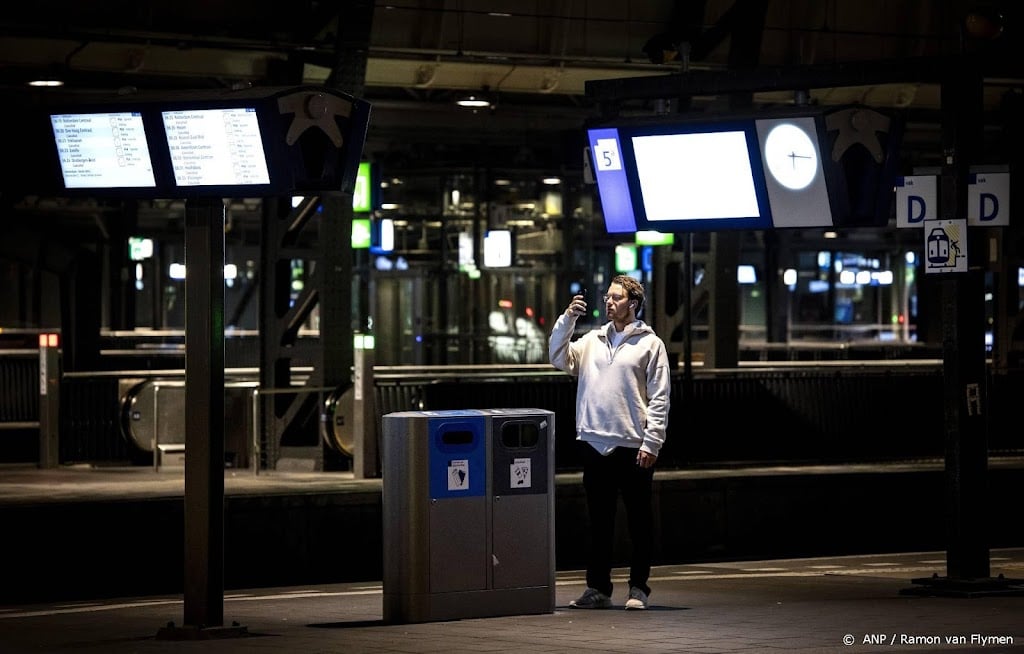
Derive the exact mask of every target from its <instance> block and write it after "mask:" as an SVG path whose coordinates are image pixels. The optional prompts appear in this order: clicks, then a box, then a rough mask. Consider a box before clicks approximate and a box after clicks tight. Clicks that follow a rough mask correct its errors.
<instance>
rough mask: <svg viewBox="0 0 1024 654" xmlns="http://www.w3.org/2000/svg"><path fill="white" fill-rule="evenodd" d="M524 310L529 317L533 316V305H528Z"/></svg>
mask: <svg viewBox="0 0 1024 654" xmlns="http://www.w3.org/2000/svg"><path fill="white" fill-rule="evenodd" d="M524 311H525V312H526V317H527V318H533V307H526V309H524Z"/></svg>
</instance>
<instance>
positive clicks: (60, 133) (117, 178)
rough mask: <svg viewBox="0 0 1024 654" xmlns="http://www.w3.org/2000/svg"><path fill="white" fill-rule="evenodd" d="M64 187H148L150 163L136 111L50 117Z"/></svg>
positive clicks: (150, 182)
mask: <svg viewBox="0 0 1024 654" xmlns="http://www.w3.org/2000/svg"><path fill="white" fill-rule="evenodd" d="M50 124H51V125H52V126H53V138H54V141H55V143H56V145H57V156H58V158H59V159H60V169H61V175H62V176H63V178H64V187H65V188H152V187H154V186H156V180H155V179H154V178H153V163H152V161H151V160H150V158H149V143H148V142H147V141H146V130H145V128H144V127H143V125H142V115H141V114H139V113H138V112H129V111H120V112H114V113H98V114H57V115H51V116H50Z"/></svg>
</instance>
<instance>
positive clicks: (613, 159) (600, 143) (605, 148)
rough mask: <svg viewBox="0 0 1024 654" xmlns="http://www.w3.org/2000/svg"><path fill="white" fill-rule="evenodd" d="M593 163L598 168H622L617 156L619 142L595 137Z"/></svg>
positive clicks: (620, 159)
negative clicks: (595, 145) (595, 144)
mask: <svg viewBox="0 0 1024 654" xmlns="http://www.w3.org/2000/svg"><path fill="white" fill-rule="evenodd" d="M594 164H595V165H596V166H597V169H598V170H601V171H604V170H622V157H620V156H619V142H618V141H617V140H616V139H597V147H596V148H595V149H594Z"/></svg>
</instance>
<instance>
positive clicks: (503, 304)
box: [498, 300, 512, 309]
mask: <svg viewBox="0 0 1024 654" xmlns="http://www.w3.org/2000/svg"><path fill="white" fill-rule="evenodd" d="M498 306H499V307H501V308H502V309H511V308H512V300H498Z"/></svg>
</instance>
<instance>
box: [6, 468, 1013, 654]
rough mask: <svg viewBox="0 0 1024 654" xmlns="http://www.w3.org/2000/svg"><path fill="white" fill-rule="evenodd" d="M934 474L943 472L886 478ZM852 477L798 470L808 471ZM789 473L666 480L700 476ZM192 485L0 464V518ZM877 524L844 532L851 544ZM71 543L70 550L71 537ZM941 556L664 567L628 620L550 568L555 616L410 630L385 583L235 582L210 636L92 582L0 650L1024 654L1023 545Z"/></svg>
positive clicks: (307, 481) (347, 480) (288, 475)
mask: <svg viewBox="0 0 1024 654" xmlns="http://www.w3.org/2000/svg"><path fill="white" fill-rule="evenodd" d="M1004 466H1005V467H1009V468H1014V469H1016V468H1019V467H1020V466H1021V462H1020V460H1014V461H992V462H991V468H993V469H997V468H1001V467H1004ZM863 468H864V470H872V469H875V470H877V466H864V467H863ZM941 468H942V464H941V462H925V463H916V464H906V465H904V464H891V466H887V467H886V469H887V470H888V471H889V472H899V471H904V472H906V473H909V472H912V471H920V470H922V469H925V470H926V471H927V470H931V471H932V472H939V471H941ZM858 470H860V467H859V466H852V467H851V466H846V467H838V468H837V467H835V466H828V467H822V468H821V469H815V468H813V467H811V468H808V467H807V466H802V467H801V468H800V471H799V472H800V474H802V475H807V474H811V475H832V474H835V475H844V474H846V475H848V474H856V473H857V472H858ZM786 472H787V470H786V469H785V468H784V467H783V468H780V467H771V468H764V469H750V468H747V469H743V470H717V471H685V472H669V471H664V472H659V473H658V474H659V475H662V477H665V478H668V477H673V478H674V477H685V478H687V479H689V480H691V481H692V480H695V479H698V478H700V477H705V476H706V477H712V478H721V477H722V476H728V475H731V474H735V475H738V476H742V477H743V478H749V477H752V476H758V475H765V476H771V475H776V476H777V475H780V474H785V473H786ZM556 483H557V484H559V485H563V484H564V485H567V486H575V485H578V483H579V479H578V475H573V474H568V475H558V479H557V480H556ZM380 484H381V480H379V479H355V478H353V476H352V475H351V473H301V472H277V471H274V472H270V473H262V472H261V473H260V474H259V475H256V474H254V473H253V472H252V471H250V470H227V471H225V494H226V496H228V497H243V496H246V495H250V494H251V495H254V496H259V497H264V498H265V497H270V496H273V495H275V494H281V495H282V496H287V497H291V498H294V497H297V496H299V495H302V494H312V495H316V494H319V493H326V492H339V491H342V492H345V493H352V494H367V493H369V494H373V493H376V492H378V491H379V489H380ZM183 491H184V475H183V472H182V470H180V469H178V470H175V469H173V468H166V469H162V470H160V471H153V470H152V469H147V468H110V469H105V468H102V467H95V466H68V467H61V468H57V469H49V470H43V469H38V468H35V467H31V466H28V467H9V468H7V467H3V468H0V508H3V507H8V508H17V509H19V511H20V512H22V513H35V512H37V511H40V510H42V509H44V508H45V505H47V504H51V503H52V504H59V505H61V506H68V505H76V504H79V503H81V504H82V508H83V509H84V508H85V507H86V506H96V505H100V504H103V503H105V502H106V501H107V500H115V499H117V500H123V499H125V498H142V499H147V500H148V499H159V498H167V497H171V498H175V497H177V498H180V497H181V496H182V493H183ZM906 519H907V520H908V521H913V520H914V516H907V517H906ZM874 528H877V526H876V525H872V524H870V523H869V522H866V521H863V520H857V521H852V524H849V526H848V535H849V538H851V539H852V538H855V537H856V532H858V531H862V530H870V529H874ZM16 537H17V536H16V534H12V533H10V532H8V533H7V535H5V537H4V538H5V539H7V538H16ZM1012 544H1013V545H1016V541H1014V542H1013V543H1012ZM65 545H66V547H67V548H68V549H69V551H72V552H73V551H74V549H75V544H74V542H67V543H66V544H65ZM5 549H6V548H5ZM947 556H948V554H947V552H944V551H940V550H925V551H901V552H895V553H877V554H858V555H854V556H838V557H813V558H775V559H770V560H732V561H724V562H700V563H686V564H676V565H663V566H657V567H656V568H655V569H654V570H653V572H652V577H651V580H650V585H651V587H652V589H653V592H652V594H651V598H650V607H649V608H648V610H647V611H625V610H623V605H624V602H625V595H626V592H627V590H628V589H627V588H626V575H627V570H625V569H617V570H616V575H615V581H616V588H615V593H614V596H613V602H614V607H613V608H612V609H608V610H590V611H587V610H579V609H572V608H570V607H569V602H570V601H571V600H572V599H575V598H576V597H577V596H579V594H580V593H581V592H582V591H583V589H584V587H585V581H584V574H583V571H582V570H578V569H558V570H556V572H555V576H556V589H555V590H556V593H555V594H556V598H555V610H554V611H552V612H547V611H545V612H538V613H533V614H525V615H506V616H498V617H487V618H475V617H465V618H463V619H455V620H448V621H438V622H423V623H406V624H392V623H387V622H385V620H384V615H383V591H384V589H383V587H382V584H381V582H379V581H372V580H371V581H360V582H346V583H322V584H321V583H307V584H302V585H288V586H272V587H271V586H264V587H254V588H231V589H227V590H225V591H224V593H223V622H222V624H220V625H212V626H207V627H203V628H199V627H198V626H196V625H186V624H185V623H184V615H185V614H184V610H185V604H184V602H185V597H184V596H183V595H182V594H146V595H118V596H109V595H102V594H99V593H96V594H93V595H90V594H89V592H88V588H86V589H83V592H81V593H79V594H78V596H77V597H76V598H75V599H73V600H66V599H65V600H62V601H31V602H17V601H7V602H6V603H4V602H0V653H2V654H9V653H13V654H20V653H22V652H26V653H27V652H48V653H49V652H67V653H69V654H71V653H75V654H80V653H96V654H122V653H129V652H132V653H142V654H145V653H148V652H203V653H210V654H221V653H224V654H227V653H236V652H289V653H291V652H307V653H317V652H341V653H353V654H362V653H367V654H369V653H392V652H393V653H399V652H401V653H413V652H446V653H447V652H458V653H463V652H551V653H570V652H595V651H597V652H623V653H625V652H630V653H645V654H646V653H648V652H695V653H733V652H736V653H743V654H750V653H761V652H795V653H808V654H809V653H815V652H848V653H857V654H860V653H866V652H894V651H895V652H900V651H906V652H987V653H993V652H995V653H998V652H1024V581H1022V580H1024V547H1003V548H994V549H992V550H991V551H990V553H989V561H990V575H989V576H987V577H985V578H984V579H968V580H964V579H949V578H948V577H947V574H948V572H947ZM15 558H16V557H15ZM81 565H83V566H88V565H89V561H86V560H83V561H81ZM4 566H5V571H4V577H5V578H7V579H10V578H12V577H14V576H15V575H17V576H20V577H24V576H26V575H29V576H30V577H31V575H33V571H32V569H31V567H29V569H21V570H18V567H19V562H18V560H14V559H12V558H11V557H8V558H7V559H6V560H5V561H4ZM39 583H42V582H39ZM495 592H497V591H495Z"/></svg>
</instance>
